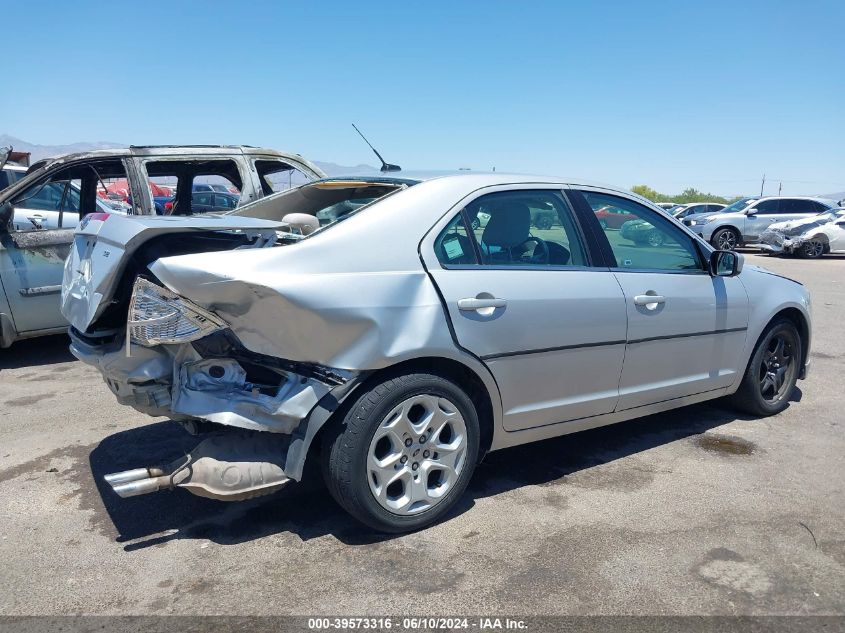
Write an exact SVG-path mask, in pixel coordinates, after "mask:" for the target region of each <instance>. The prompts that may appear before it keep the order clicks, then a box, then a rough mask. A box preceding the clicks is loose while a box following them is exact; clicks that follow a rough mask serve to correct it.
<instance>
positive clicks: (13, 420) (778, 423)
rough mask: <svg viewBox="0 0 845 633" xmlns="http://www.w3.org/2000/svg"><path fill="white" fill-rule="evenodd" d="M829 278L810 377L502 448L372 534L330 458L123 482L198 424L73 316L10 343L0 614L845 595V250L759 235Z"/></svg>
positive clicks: (648, 610)
mask: <svg viewBox="0 0 845 633" xmlns="http://www.w3.org/2000/svg"><path fill="white" fill-rule="evenodd" d="M747 264H761V265H764V266H766V267H769V268H771V269H773V270H775V271H777V272H779V273H782V274H786V275H789V276H793V277H795V278H797V279H799V280H800V281H802V282H803V283H804V284H806V285H807V286H808V287H809V288H810V290H811V291H812V293H813V303H814V318H815V335H814V336H815V337H814V341H813V350H812V369H811V372H810V376H809V379H808V380H806V381H803V382H801V383H799V386H800V391H798V392H796V395H795V401H794V402H793V403H792V404H791V405H790V407H789V408H788V409H787V411H785V412H784V413H783V414H781V415H779V416H776V417H774V418H769V419H765V420H756V419H750V418H746V417H743V416H737V415H736V414H735V413H734V412H732V411H731V410H729V409H726V408H722V407H721V406H720V405H718V404H712V405H710V404H708V405H699V406H693V407H689V408H685V409H679V410H676V411H672V412H669V413H665V414H661V415H656V416H651V417H648V418H643V419H640V420H635V421H632V422H627V423H623V424H618V425H615V426H612V427H606V428H604V429H598V430H595V431H589V432H586V433H581V434H575V435H570V436H567V437H563V438H559V439H556V440H550V441H547V442H543V443H538V444H533V445H528V446H523V447H519V448H515V449H508V450H505V451H500V452H497V453H493V454H491V455H490V456H489V457H488V458H487V460H486V461H485V462H484V463H483V464H482V465H481V466H480V467H479V468H478V471H477V473H476V475H475V477H474V479H473V481H472V483H471V485H470V488H469V491H468V493H467V494H466V496H465V498H464V499H463V501H462V502H461V504H460V506H459V509H458V510H457V511H456V512H455V513H454V514H453V516H452V517H451V518H450V519H449V520H447V521H445V522H443V523H441V524H439V525H437V526H435V527H432V528H430V529H428V530H424V531H422V532H419V533H416V534H412V535H407V536H401V537H383V536H377V535H373V534H372V533H371V532H370V531H368V530H367V529H365V528H363V527H361V526H360V525H359V524H357V523H355V522H354V521H353V520H352V519H350V518H348V517H347V515H346V514H345V513H343V512H342V511H341V510H340V509H339V508H338V507H337V506H336V505H335V503H334V502H333V501H332V500H331V498H330V497H329V495H328V493H327V492H326V491H325V490H324V489H323V488H322V486H321V485H320V483H319V481H318V480H317V479H316V478H312V479H311V480H310V481H307V482H305V483H303V484H300V485H298V486H297V487H296V488H293V489H291V488H288V489H287V490H285V491H283V492H282V493H279V494H278V495H275V496H271V497H266V498H262V499H256V500H253V501H250V502H244V503H238V504H223V503H221V502H215V501H208V500H203V499H199V498H197V497H193V496H191V495H190V494H188V493H187V492H184V491H174V492H166V493H159V494H155V495H148V496H144V497H136V498H132V499H125V500H122V499H119V498H118V497H117V496H116V495H114V494H113V493H112V492H110V491H109V490H107V489H106V487H105V486H104V484H103V482H102V476H103V475H104V474H106V473H109V472H114V471H118V470H123V469H125V468H131V467H136V466H143V465H148V464H149V463H152V462H158V461H160V460H161V458H163V457H171V458H175V457H176V456H177V455H178V454H179V451H184V450H188V449H190V448H191V447H192V446H193V445H194V444H195V443H196V439H195V438H192V437H190V436H188V435H187V434H186V433H185V432H184V431H183V430H182V429H181V428H180V427H179V426H177V425H175V424H173V423H171V422H167V421H161V420H153V419H151V418H148V417H145V416H143V415H141V414H138V413H135V412H134V411H133V410H131V409H128V408H125V407H121V406H119V405H118V404H117V403H116V402H115V400H114V398H113V397H112V395H111V393H110V392H109V390H108V389H107V388H106V386H105V385H104V384H103V382H102V380H101V379H100V377H99V374H98V373H97V372H96V371H95V370H94V369H92V368H90V367H87V366H85V365H83V364H81V363H79V362H76V361H75V360H74V359H73V358H72V357H71V356H70V355H69V353H68V352H67V340H66V339H65V338H64V337H51V338H46V339H40V340H33V341H26V342H21V343H18V344H16V345H14V346H13V347H12V348H11V349H8V350H2V351H0V377H2V390H3V393H2V396H0V402H2V404H0V516H1V517H2V520H0V561H2V566H0V614H76V613H86V614H150V613H178V614H190V613H205V614H233V615H235V614H243V615H246V614H300V615H303V614H308V615H313V614H338V613H343V614H362V615H363V614H372V615H376V614H409V613H412V614H418V615H451V614H466V613H496V612H498V613H513V614H526V615H527V614H679V615H686V614H822V613H826V614H843V613H845V491H844V490H843V484H845V433H843V431H845V416H843V404H845V399H844V398H843V395H842V394H843V381H842V371H843V369H845V337H843V336H842V320H843V316H845V258H836V257H827V258H825V259H824V260H821V261H805V260H797V259H783V260H781V259H774V258H766V257H761V256H757V255H749V256H748V261H747Z"/></svg>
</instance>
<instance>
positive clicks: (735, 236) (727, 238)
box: [710, 228, 741, 251]
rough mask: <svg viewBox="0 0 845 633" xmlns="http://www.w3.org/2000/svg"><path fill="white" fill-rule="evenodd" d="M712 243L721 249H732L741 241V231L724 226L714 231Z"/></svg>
mask: <svg viewBox="0 0 845 633" xmlns="http://www.w3.org/2000/svg"><path fill="white" fill-rule="evenodd" d="M710 243H711V244H712V245H713V246H714V247H716V248H717V249H719V250H720V251H732V250H733V249H735V248H736V247H737V246H739V245H740V243H741V241H740V237H739V233H737V232H736V231H735V230H733V229H731V228H724V229H719V230H718V231H716V232H715V233H713V236H712V237H711V238H710Z"/></svg>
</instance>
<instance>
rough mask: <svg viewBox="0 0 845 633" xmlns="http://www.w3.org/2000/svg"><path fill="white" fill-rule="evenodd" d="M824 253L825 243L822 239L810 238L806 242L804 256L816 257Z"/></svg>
mask: <svg viewBox="0 0 845 633" xmlns="http://www.w3.org/2000/svg"><path fill="white" fill-rule="evenodd" d="M822 255H824V244H822V242H821V240H810V241H809V242H806V243H805V244H804V256H805V257H809V258H810V259H816V258H817V257H821V256H822Z"/></svg>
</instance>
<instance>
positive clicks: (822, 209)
mask: <svg viewBox="0 0 845 633" xmlns="http://www.w3.org/2000/svg"><path fill="white" fill-rule="evenodd" d="M836 206H837V204H836V202H835V201H834V200H827V199H826V198H813V197H804V196H792V197H788V198H786V197H784V198H779V197H777V196H771V197H760V198H741V199H739V200H737V201H736V202H734V203H733V204H731V205H730V206H728V207H725V208H724V209H722V210H721V211H719V212H718V213H707V214H696V215H689V216H687V217H685V218H684V219H683V220H682V222H683V223H684V224H685V225H686V226H688V227H690V228H691V229H692V230H693V231H695V232H696V233H698V234H699V235H701V237H703V238H704V239H705V240H707V241H708V242H710V243H711V244H712V245H713V246H715V247H716V248H718V249H720V250H731V249H733V248H736V247H737V246H742V245H745V244H755V243H757V242H759V241H760V234H761V233H762V232H763V231H765V230H766V229H767V228H769V225H771V224H774V223H775V222H785V221H787V220H800V219H803V218H809V217H812V216H814V215H817V214H819V213H826V212H828V211H829V210H830V209H834V208H836Z"/></svg>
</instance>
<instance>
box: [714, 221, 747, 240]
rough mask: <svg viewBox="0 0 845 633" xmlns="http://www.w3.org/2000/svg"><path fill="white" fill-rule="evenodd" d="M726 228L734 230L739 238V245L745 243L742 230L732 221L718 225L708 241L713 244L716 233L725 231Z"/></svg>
mask: <svg viewBox="0 0 845 633" xmlns="http://www.w3.org/2000/svg"><path fill="white" fill-rule="evenodd" d="M724 229H728V230H731V231H733V232H734V234H735V235H736V239H737V246H739V245H741V244H743V243H744V240H743V239H742V231H740V230H739V228H738V227H736V226H734V225H733V224H731V223H730V222H726V223H725V224H720V225H718V226H716V227H715V228H714V229H713V230H712V231H710V239H708V240H707V241H708V242H710V243H711V244H712V240H713V238H714V237H715V236H716V233H718V232H719V231H723V230H724Z"/></svg>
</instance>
